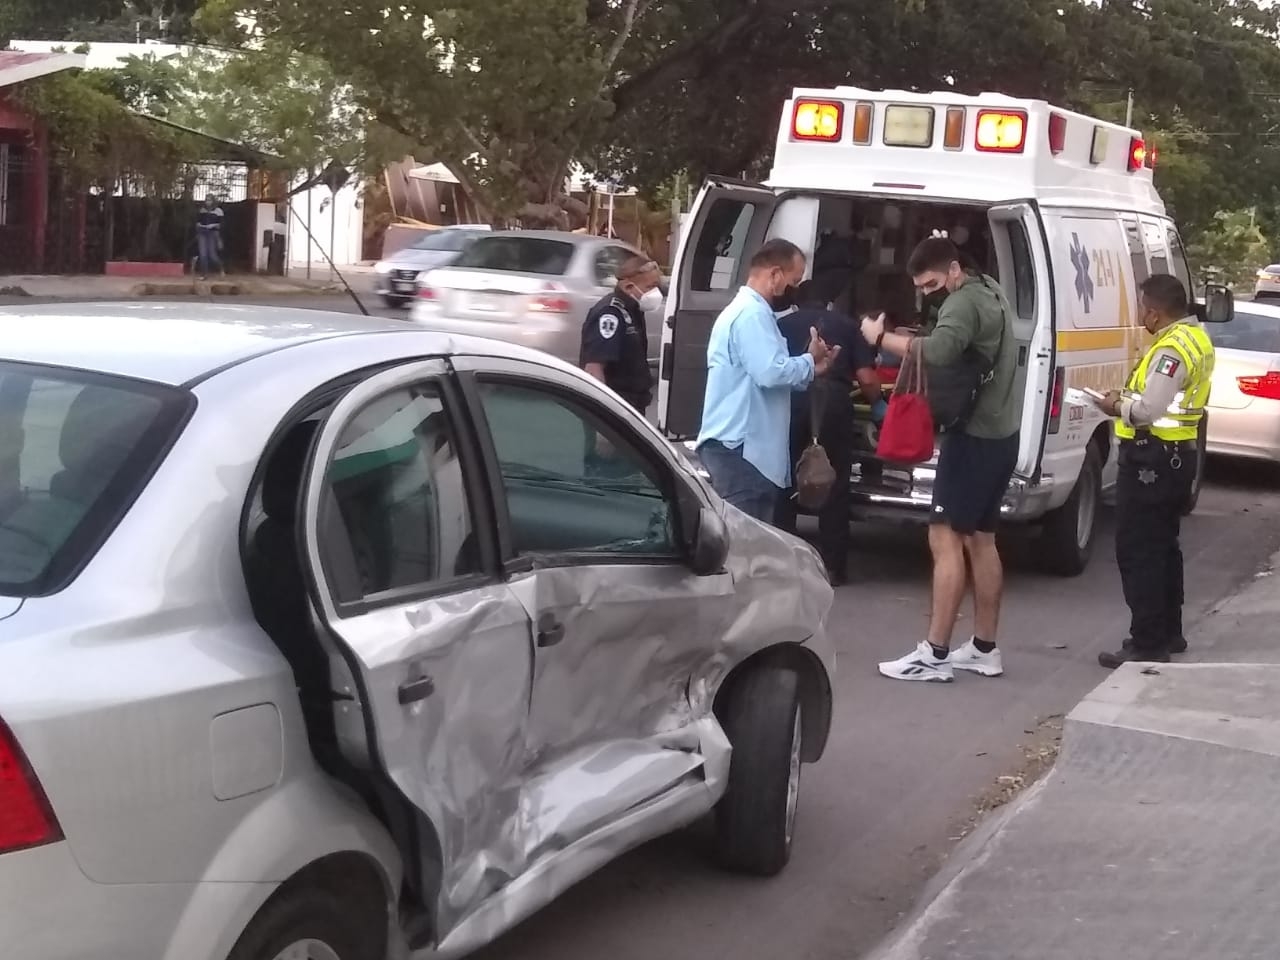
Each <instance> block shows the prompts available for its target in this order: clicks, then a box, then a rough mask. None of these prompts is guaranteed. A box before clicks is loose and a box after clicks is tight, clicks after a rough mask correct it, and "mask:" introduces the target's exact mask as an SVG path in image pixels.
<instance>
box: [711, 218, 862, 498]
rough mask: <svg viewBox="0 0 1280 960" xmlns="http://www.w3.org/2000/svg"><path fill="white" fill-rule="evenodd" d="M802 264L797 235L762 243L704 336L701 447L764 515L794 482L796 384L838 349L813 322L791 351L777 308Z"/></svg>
mask: <svg viewBox="0 0 1280 960" xmlns="http://www.w3.org/2000/svg"><path fill="white" fill-rule="evenodd" d="M804 268H805V258H804V254H803V253H802V252H801V250H800V248H799V247H797V246H796V245H795V244H794V243H791V242H789V241H787V240H770V241H769V242H768V243H766V244H765V245H764V246H762V247H761V248H760V250H759V251H758V252H757V253H756V255H755V256H754V257H752V258H751V267H750V273H749V274H748V276H747V284H746V286H744V287H743V288H742V289H741V290H739V291H738V295H737V296H736V297H735V298H734V300H733V302H732V303H730V304H729V306H727V307H725V309H724V310H723V311H722V312H721V314H720V316H719V317H717V318H716V322H715V326H713V327H712V328H711V337H710V340H709V341H708V343H707V392H706V397H705V399H704V400H703V404H702V431H701V432H700V433H699V434H698V455H699V457H700V458H701V460H702V463H703V465H704V466H705V467H706V468H707V472H708V473H709V474H710V475H711V485H712V486H713V487H714V488H715V490H716V492H717V493H718V494H720V496H722V497H723V498H724V499H725V500H727V501H729V502H730V503H731V504H733V505H734V506H735V507H737V508H738V509H739V510H742V511H743V512H744V513H747V514H750V515H751V516H753V517H755V518H756V519H757V520H763V521H764V522H766V523H772V522H773V520H774V511H775V509H776V508H777V504H778V498H779V496H781V494H782V491H783V490H784V489H786V487H787V485H788V484H789V483H790V482H791V452H790V430H791V392H792V391H793V390H803V389H804V388H805V387H807V386H808V385H809V384H810V382H812V380H813V378H814V376H815V375H821V374H823V373H825V372H826V370H827V368H828V367H829V366H830V364H831V361H832V359H834V357H835V355H836V354H837V353H838V352H839V347H837V348H836V349H835V350H830V349H828V347H827V345H826V344H825V343H823V342H822V339H821V338H820V337H819V336H818V332H817V331H816V330H812V331H810V337H809V349H808V352H806V353H803V354H801V355H800V356H798V357H792V356H789V355H788V352H787V341H786V340H785V339H784V338H783V336H782V332H781V331H780V330H779V329H778V321H777V317H776V316H775V314H774V311H775V310H785V309H787V308H788V307H789V306H791V305H792V303H791V302H792V301H793V300H794V298H795V289H796V287H797V286H798V285H799V283H800V281H801V280H802V279H803V278H804Z"/></svg>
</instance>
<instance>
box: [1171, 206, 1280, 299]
mask: <svg viewBox="0 0 1280 960" xmlns="http://www.w3.org/2000/svg"><path fill="white" fill-rule="evenodd" d="M1187 256H1188V257H1189V258H1190V260H1191V265H1192V267H1193V268H1194V269H1195V270H1196V271H1198V272H1199V273H1203V274H1214V275H1216V276H1218V277H1219V278H1220V279H1221V281H1222V282H1224V283H1228V284H1230V285H1232V286H1234V287H1236V288H1237V289H1242V288H1250V287H1251V286H1252V280H1253V274H1254V271H1256V270H1258V269H1259V268H1261V267H1265V266H1266V265H1267V264H1268V263H1269V262H1270V261H1271V246H1270V244H1269V243H1268V242H1267V238H1266V236H1265V235H1264V234H1263V232H1262V230H1261V228H1260V227H1259V226H1258V223H1257V218H1256V216H1255V212H1254V211H1253V210H1225V211H1222V212H1220V213H1218V214H1217V215H1216V216H1215V217H1214V218H1213V223H1212V224H1211V225H1210V226H1209V227H1208V229H1206V230H1204V231H1202V232H1201V233H1200V236H1199V237H1198V238H1197V239H1196V241H1195V242H1194V243H1192V244H1191V245H1190V246H1189V247H1188V248H1187Z"/></svg>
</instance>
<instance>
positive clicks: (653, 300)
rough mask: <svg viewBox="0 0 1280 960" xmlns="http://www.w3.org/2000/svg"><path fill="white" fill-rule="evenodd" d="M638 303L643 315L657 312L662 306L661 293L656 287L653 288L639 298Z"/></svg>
mask: <svg viewBox="0 0 1280 960" xmlns="http://www.w3.org/2000/svg"><path fill="white" fill-rule="evenodd" d="M639 303H640V309H641V310H643V311H644V312H645V313H649V312H650V311H652V310H657V309H658V308H659V307H660V306H662V291H661V290H659V289H658V288H657V287H654V288H653V289H652V290H646V291H645V292H644V293H643V294H642V295H641V296H640V300H639Z"/></svg>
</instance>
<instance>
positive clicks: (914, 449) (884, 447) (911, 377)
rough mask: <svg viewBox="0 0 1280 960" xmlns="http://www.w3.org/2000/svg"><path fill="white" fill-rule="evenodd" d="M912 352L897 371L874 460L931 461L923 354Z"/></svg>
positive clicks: (910, 463)
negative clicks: (877, 458)
mask: <svg viewBox="0 0 1280 960" xmlns="http://www.w3.org/2000/svg"><path fill="white" fill-rule="evenodd" d="M911 353H912V354H913V356H909V357H908V358H907V360H906V361H905V362H904V363H903V364H902V366H901V367H900V368H899V370H898V379H897V381H895V383H894V385H893V396H891V397H890V398H889V409H888V411H887V412H886V413H885V416H884V423H883V424H881V425H880V439H879V441H878V442H877V443H876V456H877V457H879V458H880V459H881V460H885V461H888V462H889V463H896V464H902V465H904V466H915V465H916V464H918V463H928V462H929V461H930V460H931V459H933V414H932V413H930V412H929V401H928V399H926V397H925V390H926V385H925V375H924V358H923V351H921V350H919V349H916V350H913V351H911Z"/></svg>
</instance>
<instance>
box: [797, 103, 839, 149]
mask: <svg viewBox="0 0 1280 960" xmlns="http://www.w3.org/2000/svg"><path fill="white" fill-rule="evenodd" d="M843 127H844V104H843V103H833V102H830V101H826V100H797V101H796V108H795V112H794V113H793V114H792V116H791V133H792V135H793V136H794V137H795V138H796V139H797V140H818V141H820V142H822V143H835V142H836V141H838V140H839V139H840V133H841V130H842V129H843Z"/></svg>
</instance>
